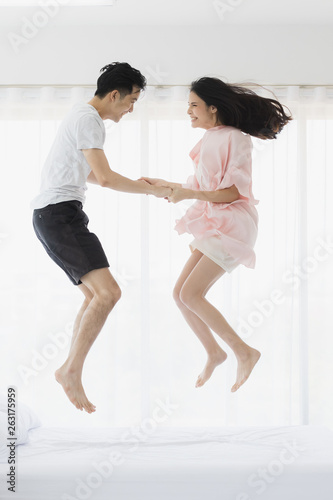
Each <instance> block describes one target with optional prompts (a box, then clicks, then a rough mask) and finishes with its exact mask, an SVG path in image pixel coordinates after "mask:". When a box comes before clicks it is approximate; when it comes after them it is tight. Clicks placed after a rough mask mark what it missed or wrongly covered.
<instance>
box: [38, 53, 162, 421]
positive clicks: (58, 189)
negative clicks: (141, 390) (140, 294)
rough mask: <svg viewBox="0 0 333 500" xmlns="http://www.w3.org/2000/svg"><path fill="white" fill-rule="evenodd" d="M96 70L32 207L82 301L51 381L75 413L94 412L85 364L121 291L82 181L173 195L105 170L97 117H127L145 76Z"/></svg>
mask: <svg viewBox="0 0 333 500" xmlns="http://www.w3.org/2000/svg"><path fill="white" fill-rule="evenodd" d="M101 72H102V74H101V75H100V77H99V78H98V80H97V90H96V92H95V95H94V97H93V98H92V99H91V101H89V103H87V104H86V103H84V104H77V105H76V106H74V107H73V109H72V110H71V112H70V113H69V114H68V115H67V116H66V117H65V119H64V121H63V122H62V124H61V126H60V128H59V130H58V133H57V136H56V139H55V141H54V144H53V146H52V148H51V151H50V153H49V155H48V157H47V159H46V162H45V165H44V167H43V171H42V182H41V189H40V193H39V195H38V196H37V197H36V198H35V199H34V200H33V201H32V204H31V206H32V208H33V209H34V213H33V226H34V230H35V232H36V235H37V237H38V239H39V240H40V241H41V243H42V244H43V246H44V248H45V250H46V252H47V253H48V254H49V256H50V257H51V258H52V259H53V261H54V262H55V263H56V264H58V266H60V267H61V268H62V269H63V270H64V271H65V273H66V274H67V276H68V277H69V279H70V280H71V281H72V283H73V284H74V285H77V286H78V288H79V289H80V290H81V292H82V293H83V294H84V297H85V299H84V302H83V305H82V307H81V309H80V311H79V313H78V315H77V317H76V320H75V323H74V329H73V338H72V343H71V348H70V351H69V354H68V358H67V360H66V361H65V363H64V364H63V365H62V366H61V367H60V368H59V369H58V370H57V371H56V372H55V377H56V380H57V381H58V382H59V383H60V384H61V385H62V387H63V389H64V391H65V393H66V394H67V396H68V398H69V399H70V401H71V402H72V403H73V404H74V405H75V406H76V408H78V409H79V410H81V411H82V410H83V409H84V410H85V411H87V412H88V413H92V412H94V411H95V408H96V407H95V406H94V405H93V404H92V403H91V402H90V401H89V400H88V398H87V396H86V394H85V392H84V389H83V386H82V381H81V377H82V369H83V363H84V361H85V358H86V356H87V354H88V352H89V350H90V348H91V346H92V344H93V342H94V341H95V339H96V338H97V336H98V334H99V332H100V331H101V329H102V327H103V325H104V323H105V321H106V319H107V317H108V315H109V313H110V312H111V310H112V309H113V307H114V306H115V304H116V303H117V301H118V300H119V299H120V295H121V291H120V288H119V286H118V284H117V283H116V281H115V280H114V278H113V276H112V275H111V273H110V271H109V269H108V268H109V263H108V261H107V258H106V255H105V253H104V250H103V248H102V246H101V244H100V242H99V240H98V238H97V237H96V235H95V234H93V233H90V231H89V230H88V228H87V225H88V222H89V220H88V217H87V215H86V214H85V213H84V212H83V210H82V207H83V203H84V201H85V190H86V189H87V187H86V181H88V182H91V183H94V184H99V185H100V186H102V187H107V188H110V189H114V190H116V191H123V192H126V193H141V194H154V195H155V196H157V197H159V198H163V197H166V196H168V195H170V194H171V189H170V188H168V187H163V186H162V187H157V186H153V185H150V184H148V183H147V182H145V181H144V180H137V181H133V180H131V179H128V178H127V177H124V176H122V175H120V174H118V173H116V172H114V171H112V170H111V168H110V166H109V163H108V160H107V158H106V156H105V154H104V151H103V145H104V141H105V126H104V123H103V120H106V119H110V120H113V121H114V122H116V123H118V122H119V121H120V119H121V118H122V117H123V116H124V115H125V114H126V113H132V111H133V107H134V104H135V102H136V101H137V100H138V97H139V96H140V92H141V91H142V90H143V89H144V88H145V85H146V79H145V77H144V76H143V75H142V74H141V73H140V72H139V71H138V70H136V69H134V68H132V67H131V66H130V65H129V64H127V63H118V62H116V63H112V64H109V65H107V66H105V67H104V68H102V70H101Z"/></svg>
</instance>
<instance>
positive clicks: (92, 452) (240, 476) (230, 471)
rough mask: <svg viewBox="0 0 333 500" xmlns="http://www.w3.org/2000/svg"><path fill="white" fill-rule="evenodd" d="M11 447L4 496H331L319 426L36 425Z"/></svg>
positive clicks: (268, 499)
mask: <svg viewBox="0 0 333 500" xmlns="http://www.w3.org/2000/svg"><path fill="white" fill-rule="evenodd" d="M17 453H18V456H17V458H18V466H17V479H16V493H15V494H13V493H11V492H8V491H6V489H7V488H6V485H5V479H4V478H5V476H6V474H7V472H8V464H6V463H3V464H1V465H0V474H1V482H0V485H1V488H2V491H1V497H0V498H1V499H4V500H7V499H8V500H9V499H15V500H73V499H88V498H89V499H91V500H111V499H112V500H141V499H142V500H143V499H144V500H150V499H154V500H155V499H157V500H171V499H172V500H187V499H188V500H208V499H210V500H253V499H257V498H262V499H263V500H317V499H318V500H332V498H333V432H332V431H330V430H329V429H327V428H325V427H315V426H309V427H307V426H291V427H260V428H259V427H258V428H257V427H252V428H249V427H248V428H240V427H219V428H213V429H211V428H210V429H209V430H207V428H187V429H184V428H171V427H169V428H165V427H164V428H160V427H159V428H157V429H155V430H154V431H151V432H143V431H141V436H140V437H138V438H135V437H134V431H133V429H93V430H92V429H87V428H85V429H60V428H44V427H39V428H36V429H32V430H31V431H30V432H29V441H28V443H26V444H23V445H20V446H18V447H17ZM112 462H113V465H112ZM83 485H85V486H83Z"/></svg>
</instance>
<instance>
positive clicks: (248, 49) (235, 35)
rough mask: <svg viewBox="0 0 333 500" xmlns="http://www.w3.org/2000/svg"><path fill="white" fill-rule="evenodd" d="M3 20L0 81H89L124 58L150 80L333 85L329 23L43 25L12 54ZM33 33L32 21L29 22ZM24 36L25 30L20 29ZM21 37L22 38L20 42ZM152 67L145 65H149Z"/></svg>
mask: <svg viewBox="0 0 333 500" xmlns="http://www.w3.org/2000/svg"><path fill="white" fill-rule="evenodd" d="M23 29H24V24H22V22H21V24H18V25H17V26H16V27H10V26H3V25H2V26H1V27H0V36H1V45H0V60H1V74H0V85H17V84H22V85H26V84H37V85H41V84H70V85H71V84H89V85H94V84H95V82H96V79H97V77H98V74H99V70H100V68H101V67H102V66H104V65H105V64H107V63H109V62H112V61H115V60H119V61H128V62H129V63H130V64H132V65H133V66H135V67H137V68H138V69H140V70H141V71H142V72H143V73H144V74H145V75H146V76H149V75H151V73H152V71H151V69H152V70H153V71H156V70H158V68H159V69H160V71H162V72H165V73H166V75H157V77H154V76H153V75H151V76H150V78H149V83H150V84H159V83H164V84H183V85H187V84H188V83H189V82H190V81H191V80H192V79H194V78H197V77H199V76H203V75H217V76H220V77H224V78H225V79H226V81H229V82H231V81H234V82H236V81H243V82H246V81H254V82H257V83H261V84H268V85H269V84H290V85H291V84H295V85H297V84H299V85H330V84H333V74H332V69H331V63H330V61H331V53H330V48H331V47H332V46H333V30H332V28H331V27H330V26H290V25H289V26H287V25H286V26H239V25H238V26H236V25H234V26H232V25H223V26H206V27H200V26H185V27H180V26H172V27H167V26H156V27H152V26H147V27H133V26H125V27H119V26H118V27H114V26H110V27H106V26H101V27H96V26H93V27H89V29H87V27H84V26H73V27H70V26H63V27H59V26H53V25H51V23H50V24H46V25H45V26H44V27H42V28H39V29H38V30H36V33H35V34H33V33H32V35H33V36H31V38H30V39H27V38H26V39H25V40H26V42H27V43H19V45H18V47H17V48H18V53H16V52H15V51H14V49H13V47H12V45H11V43H10V41H9V38H8V35H9V33H15V34H16V35H20V36H21V35H22V30H23ZM30 31H31V27H30ZM24 35H25V36H26V35H27V32H25V33H24ZM22 40H24V39H23V38H22V39H21V41H22ZM149 68H151V69H149Z"/></svg>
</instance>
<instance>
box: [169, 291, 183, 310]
mask: <svg viewBox="0 0 333 500" xmlns="http://www.w3.org/2000/svg"><path fill="white" fill-rule="evenodd" d="M180 290H181V289H180V288H179V287H178V286H175V288H174V289H173V293H172V296H173V300H174V301H175V302H176V304H177V306H178V307H182V306H183V305H184V304H183V303H182V301H181V300H180Z"/></svg>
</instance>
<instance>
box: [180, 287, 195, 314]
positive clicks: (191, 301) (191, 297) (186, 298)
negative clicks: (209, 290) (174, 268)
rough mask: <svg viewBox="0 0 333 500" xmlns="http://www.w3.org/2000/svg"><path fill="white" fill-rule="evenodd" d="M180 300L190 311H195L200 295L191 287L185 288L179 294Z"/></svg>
mask: <svg viewBox="0 0 333 500" xmlns="http://www.w3.org/2000/svg"><path fill="white" fill-rule="evenodd" d="M179 299H180V302H181V303H182V304H183V305H184V306H186V307H187V308H188V309H193V308H195V304H196V303H197V301H198V295H197V294H195V293H193V291H192V290H191V289H190V288H189V287H187V286H183V287H182V289H181V290H180V293H179Z"/></svg>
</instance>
